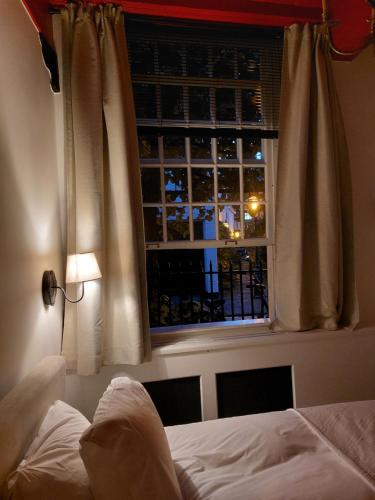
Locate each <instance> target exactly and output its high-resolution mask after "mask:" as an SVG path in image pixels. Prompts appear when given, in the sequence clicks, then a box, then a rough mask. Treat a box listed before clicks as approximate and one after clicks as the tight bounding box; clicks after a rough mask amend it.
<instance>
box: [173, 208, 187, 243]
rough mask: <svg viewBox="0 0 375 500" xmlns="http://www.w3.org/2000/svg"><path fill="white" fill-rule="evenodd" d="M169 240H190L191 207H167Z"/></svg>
mask: <svg viewBox="0 0 375 500" xmlns="http://www.w3.org/2000/svg"><path fill="white" fill-rule="evenodd" d="M167 230H168V240H169V241H175V240H188V239H190V234H189V207H167Z"/></svg>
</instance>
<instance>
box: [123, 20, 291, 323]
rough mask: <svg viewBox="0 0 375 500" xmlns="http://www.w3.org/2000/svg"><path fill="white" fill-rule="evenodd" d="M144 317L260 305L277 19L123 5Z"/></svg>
mask: <svg viewBox="0 0 375 500" xmlns="http://www.w3.org/2000/svg"><path fill="white" fill-rule="evenodd" d="M127 38H128V46H129V54H130V62H131V69H132V78H133V88H134V99H135V108H136V116H137V126H138V139H139V153H140V160H141V178H142V194H143V210H144V222H145V241H146V250H147V278H148V296H149V311H150V323H151V326H152V327H160V326H171V325H172V326H176V325H186V324H197V323H215V322H222V321H226V322H230V321H238V320H240V321H242V320H249V319H250V320H251V319H258V320H259V319H266V318H268V317H269V316H270V314H272V312H271V311H272V304H270V294H269V290H268V283H269V280H270V277H271V276H270V275H271V267H272V266H271V262H272V242H273V240H272V236H273V215H272V214H273V206H272V158H273V143H274V142H275V138H276V137H277V131H276V129H277V113H278V102H279V87H280V61H281V50H282V47H281V35H280V32H279V31H275V30H273V31H271V32H270V31H265V30H260V29H256V30H255V29H254V28H252V29H251V28H246V29H245V28H241V27H239V28H238V29H237V28H236V30H235V31H232V30H230V29H228V28H223V27H219V26H216V25H214V24H212V25H202V24H200V23H184V22H177V21H170V20H165V19H164V20H158V19H155V20H153V21H152V22H151V21H150V19H147V18H142V17H137V16H134V17H131V18H130V19H129V20H128V22H127Z"/></svg>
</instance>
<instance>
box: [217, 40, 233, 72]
mask: <svg viewBox="0 0 375 500" xmlns="http://www.w3.org/2000/svg"><path fill="white" fill-rule="evenodd" d="M234 57H235V51H234V49H227V48H225V47H216V48H214V49H213V69H214V71H213V74H214V77H217V78H234Z"/></svg>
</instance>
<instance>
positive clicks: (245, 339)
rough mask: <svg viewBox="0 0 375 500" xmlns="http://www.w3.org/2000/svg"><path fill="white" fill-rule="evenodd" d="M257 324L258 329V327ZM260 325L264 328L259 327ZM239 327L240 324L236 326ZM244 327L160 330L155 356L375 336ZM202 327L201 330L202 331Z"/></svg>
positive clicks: (154, 340)
mask: <svg viewBox="0 0 375 500" xmlns="http://www.w3.org/2000/svg"><path fill="white" fill-rule="evenodd" d="M254 321H255V322H258V325H254ZM259 322H260V323H261V324H259ZM235 323H239V324H237V325H236V324H235ZM249 323H251V324H250V325H249V324H246V325H244V324H243V322H242V321H238V322H233V323H232V325H233V326H231V327H228V326H226V327H225V328H223V326H218V324H216V325H215V326H210V327H206V328H202V327H201V325H196V328H195V327H190V328H187V327H181V331H179V332H178V333H176V328H175V327H174V328H173V331H172V328H170V329H169V332H168V331H166V330H168V329H167V328H163V329H158V330H163V332H160V331H158V332H157V333H156V332H155V333H153V334H152V347H153V355H155V356H160V357H163V356H172V355H176V354H189V353H191V354H194V353H200V352H211V351H222V350H235V349H242V348H249V347H252V346H254V347H255V346H259V345H266V344H270V345H271V344H284V343H297V342H314V341H324V340H333V339H341V340H343V339H346V340H348V339H353V338H355V337H358V336H367V335H374V328H360V329H358V330H354V331H353V330H348V329H344V328H342V329H339V330H335V331H325V330H310V331H305V332H271V331H270V329H269V325H270V322H269V321H268V322H265V321H264V320H249ZM199 327H200V328H199Z"/></svg>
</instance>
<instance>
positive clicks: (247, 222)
mask: <svg viewBox="0 0 375 500" xmlns="http://www.w3.org/2000/svg"><path fill="white" fill-rule="evenodd" d="M244 231H245V238H264V237H265V236H266V213H265V207H264V205H260V204H258V203H256V202H254V203H250V204H248V205H245V207H244Z"/></svg>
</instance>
